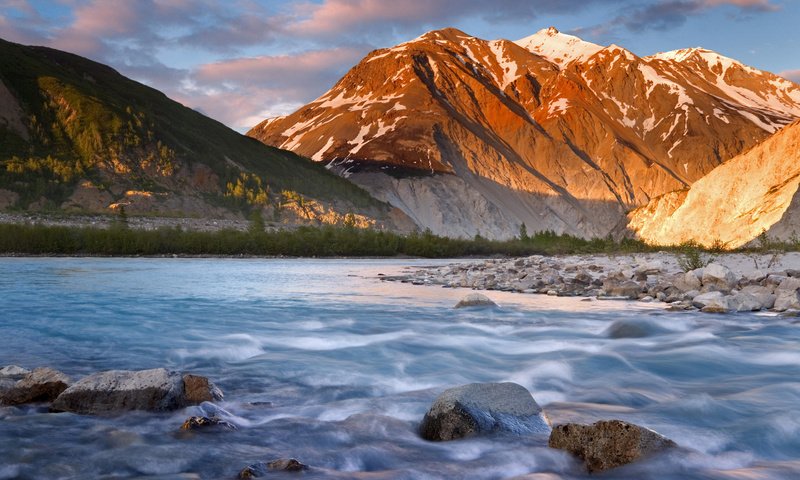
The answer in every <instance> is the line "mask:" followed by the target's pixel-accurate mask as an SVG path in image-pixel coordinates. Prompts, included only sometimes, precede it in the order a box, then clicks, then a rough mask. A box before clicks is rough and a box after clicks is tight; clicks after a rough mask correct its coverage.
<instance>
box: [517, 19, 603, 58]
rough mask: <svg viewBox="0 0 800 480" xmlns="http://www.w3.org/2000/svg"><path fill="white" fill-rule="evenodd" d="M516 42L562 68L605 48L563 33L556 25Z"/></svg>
mask: <svg viewBox="0 0 800 480" xmlns="http://www.w3.org/2000/svg"><path fill="white" fill-rule="evenodd" d="M514 43H516V44H517V45H519V46H520V47H522V48H524V49H526V50H528V51H530V52H533V53H535V54H536V55H539V56H541V57H544V58H545V59H547V60H548V61H550V62H552V63H555V64H556V65H558V66H559V67H560V68H564V67H566V66H567V65H569V64H570V63H572V62H574V61H583V60H586V59H588V58H589V57H591V56H592V55H594V54H595V53H597V52H599V51H600V50H602V49H603V47H601V46H600V45H596V44H594V43H591V42H587V41H585V40H581V39H580V38H578V37H576V36H573V35H567V34H566V33H561V32H559V31H558V29H557V28H555V27H549V28H545V29H542V30H539V31H538V32H536V33H534V34H533V35H531V36H530V37H525V38H521V39H519V40H517V41H515V42H514Z"/></svg>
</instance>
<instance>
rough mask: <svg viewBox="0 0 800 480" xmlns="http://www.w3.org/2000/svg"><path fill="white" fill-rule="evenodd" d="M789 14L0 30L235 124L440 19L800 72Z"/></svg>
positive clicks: (257, 0)
mask: <svg viewBox="0 0 800 480" xmlns="http://www.w3.org/2000/svg"><path fill="white" fill-rule="evenodd" d="M797 25H800V0H493V1H487V0H300V1H289V0H228V1H212V0H50V1H45V0H41V1H39V0H0V38H3V39H5V40H9V41H13V42H18V43H23V44H29V45H46V46H49V47H53V48H57V49H60V50H66V51H69V52H73V53H77V54H79V55H82V56H85V57H88V58H90V59H92V60H96V61H99V62H102V63H105V64H108V65H111V66H112V67H114V68H116V69H117V70H118V71H120V72H121V73H122V74H123V75H126V76H128V77H131V78H133V79H135V80H138V81H140V82H142V83H145V84H147V85H150V86H152V87H154V88H157V89H158V90H161V91H163V92H164V93H166V94H167V95H168V96H170V97H171V98H173V99H175V100H177V101H179V102H181V103H183V104H184V105H187V106H189V107H192V108H194V109H196V110H198V111H200V112H203V113H204V114H206V115H208V116H210V117H212V118H215V119H217V120H219V121H221V122H223V123H225V124H226V125H228V126H229V127H231V128H233V129H236V130H238V131H242V132H243V131H246V130H248V129H249V128H250V127H252V126H254V125H255V124H256V123H258V122H260V121H261V120H263V119H265V118H268V117H272V116H276V115H283V114H287V113H291V112H292V111H294V110H296V109H297V108H299V107H300V106H301V105H303V104H305V103H308V102H310V101H312V100H314V99H315V98H317V97H319V96H320V95H322V94H323V93H325V92H326V91H327V90H328V89H329V88H330V87H331V86H333V84H334V83H336V81H337V80H338V79H339V78H341V77H342V76H343V75H344V74H345V73H346V72H347V70H349V69H350V68H351V67H352V66H354V65H356V64H357V63H358V62H359V61H360V60H361V59H362V58H363V57H364V56H366V55H367V54H368V53H369V52H370V51H371V50H374V49H377V48H385V47H391V46H393V45H396V44H398V43H402V42H404V41H407V40H410V39H412V38H415V37H417V36H419V35H421V34H422V33H425V32H427V31H430V30H434V29H439V28H445V27H456V28H458V29H460V30H463V31H464V32H466V33H468V34H470V35H474V36H477V37H480V38H484V39H497V38H505V39H509V40H516V39H519V38H523V37H526V36H529V35H532V34H534V33H536V32H537V31H538V30H541V29H542V28H547V27H549V26H555V27H556V28H558V29H559V30H561V31H562V32H564V33H569V34H573V35H577V36H579V37H581V38H583V39H584V40H588V41H591V42H594V43H598V44H601V45H609V44H611V43H615V44H617V45H621V46H623V47H625V48H627V49H629V50H631V51H633V52H634V53H636V54H637V55H640V56H646V55H650V54H653V53H657V52H663V51H670V50H677V49H680V48H686V47H698V46H702V47H705V48H709V49H711V50H715V51H717V52H719V53H721V54H723V55H726V56H729V57H732V58H735V59H737V60H739V61H741V62H743V63H745V64H748V65H751V66H754V67H756V68H759V69H762V70H767V71H771V72H773V73H777V74H780V75H783V76H785V77H787V78H789V79H791V80H794V81H796V82H800V54H798V53H797V52H800V31H799V30H798V28H797Z"/></svg>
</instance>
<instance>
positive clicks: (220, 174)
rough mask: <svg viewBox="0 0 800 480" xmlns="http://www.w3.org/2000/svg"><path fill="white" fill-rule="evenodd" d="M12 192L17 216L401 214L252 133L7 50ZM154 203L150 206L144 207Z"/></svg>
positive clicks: (80, 70) (23, 51)
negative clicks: (317, 210)
mask: <svg viewBox="0 0 800 480" xmlns="http://www.w3.org/2000/svg"><path fill="white" fill-rule="evenodd" d="M0 191H2V193H3V194H4V197H5V199H6V200H5V205H2V202H0V208H4V207H5V208H9V209H17V210H25V209H38V210H49V209H53V210H58V209H62V208H67V207H69V208H73V209H78V210H95V211H97V210H101V209H103V208H108V207H107V205H106V204H109V205H111V204H114V203H115V202H118V203H122V204H128V205H131V208H133V209H134V211H136V208H137V207H138V210H140V211H142V212H146V211H147V209H148V208H154V209H155V210H156V211H159V212H163V211H170V210H175V212H172V213H176V214H180V213H182V211H183V210H186V211H188V212H189V213H191V214H194V215H197V214H202V212H203V211H204V210H209V209H212V210H213V209H217V210H218V211H219V210H220V209H222V210H231V211H247V210H249V209H252V208H254V207H259V208H264V209H265V210H267V211H269V210H272V211H274V212H278V213H279V212H280V210H281V208H282V207H284V206H285V205H286V204H287V203H291V202H294V203H295V204H300V207H302V209H306V207H305V205H307V204H309V202H310V201H314V200H315V201H319V202H322V203H327V204H328V205H330V206H331V209H338V210H339V211H340V213H343V212H344V211H347V212H355V213H357V212H362V213H364V214H365V215H368V216H370V217H372V218H379V217H381V216H385V215H386V214H387V212H388V211H389V207H388V206H386V205H385V204H383V203H380V202H378V201H376V200H374V199H373V198H372V197H370V196H369V195H368V194H367V193H366V192H365V191H363V190H361V189H360V188H358V187H356V186H354V185H352V184H351V183H349V182H348V181H346V180H344V179H342V178H340V177H337V176H335V175H333V174H330V173H328V171H327V170H325V168H324V167H323V166H321V165H319V164H316V163H314V162H312V161H310V160H308V159H305V158H302V157H299V156H297V155H295V154H293V153H290V152H287V151H283V150H279V149H276V148H272V147H268V146H265V145H264V144H262V143H261V142H259V141H257V140H254V139H251V138H248V137H246V136H244V135H240V134H239V133H237V132H235V131H233V130H231V129H229V128H227V127H226V126H224V125H222V124H221V123H219V122H217V121H214V120H212V119H210V118H208V117H206V116H204V115H202V114H200V113H198V112H197V111H194V110H192V109H190V108H187V107H184V106H183V105H181V104H179V103H177V102H175V101H172V100H170V99H169V98H167V97H166V96H165V95H164V94H163V93H161V92H159V91H157V90H154V89H152V88H150V87H147V86H145V85H142V84H140V83H138V82H135V81H133V80H130V79H128V78H126V77H124V76H122V75H120V74H119V73H118V72H117V71H115V70H114V69H112V68H110V67H108V66H106V65H102V64H99V63H96V62H93V61H91V60H88V59H85V58H82V57H79V56H77V55H73V54H70V53H66V52H62V51H58V50H53V49H49V48H43V47H28V46H23V45H18V44H14V43H10V42H6V41H3V40H0ZM132 192H133V193H132ZM145 197H146V198H148V199H149V203H148V202H139V203H138V204H137V200H141V198H145ZM153 198H156V199H157V200H158V201H155V200H152V199H153ZM153 205H156V206H155V207H154V206H153ZM330 211H333V210H330ZM183 213H186V212H183Z"/></svg>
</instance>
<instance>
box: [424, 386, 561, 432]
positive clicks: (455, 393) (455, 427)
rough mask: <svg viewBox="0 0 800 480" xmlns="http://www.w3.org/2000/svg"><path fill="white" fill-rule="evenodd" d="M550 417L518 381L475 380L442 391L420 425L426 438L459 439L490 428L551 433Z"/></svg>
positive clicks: (497, 430) (495, 430)
mask: <svg viewBox="0 0 800 480" xmlns="http://www.w3.org/2000/svg"><path fill="white" fill-rule="evenodd" d="M549 431H550V421H549V420H548V419H547V416H546V415H545V413H544V412H543V411H542V408H541V407H540V406H539V405H538V404H537V403H536V400H534V399H533V396H532V395H531V393H530V392H529V391H528V390H527V389H526V388H525V387H523V386H522V385H518V384H516V383H471V384H468V385H463V386H460V387H455V388H450V389H448V390H445V391H444V392H443V393H442V394H441V395H439V396H438V397H437V398H436V400H435V401H434V402H433V405H431V408H430V409H429V410H428V413H426V414H425V418H423V419H422V424H421V425H420V435H421V436H422V438H424V439H426V440H433V441H443V440H455V439H458V438H463V437H467V436H471V435H476V434H481V433H489V432H509V433H514V434H518V435H522V434H530V433H547V432H549Z"/></svg>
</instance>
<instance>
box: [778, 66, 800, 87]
mask: <svg viewBox="0 0 800 480" xmlns="http://www.w3.org/2000/svg"><path fill="white" fill-rule="evenodd" d="M778 75H780V76H781V77H783V78H786V79H788V80H791V81H793V82H794V83H797V84H800V69H798V70H786V71H783V72H781V73H779V74H778Z"/></svg>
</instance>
